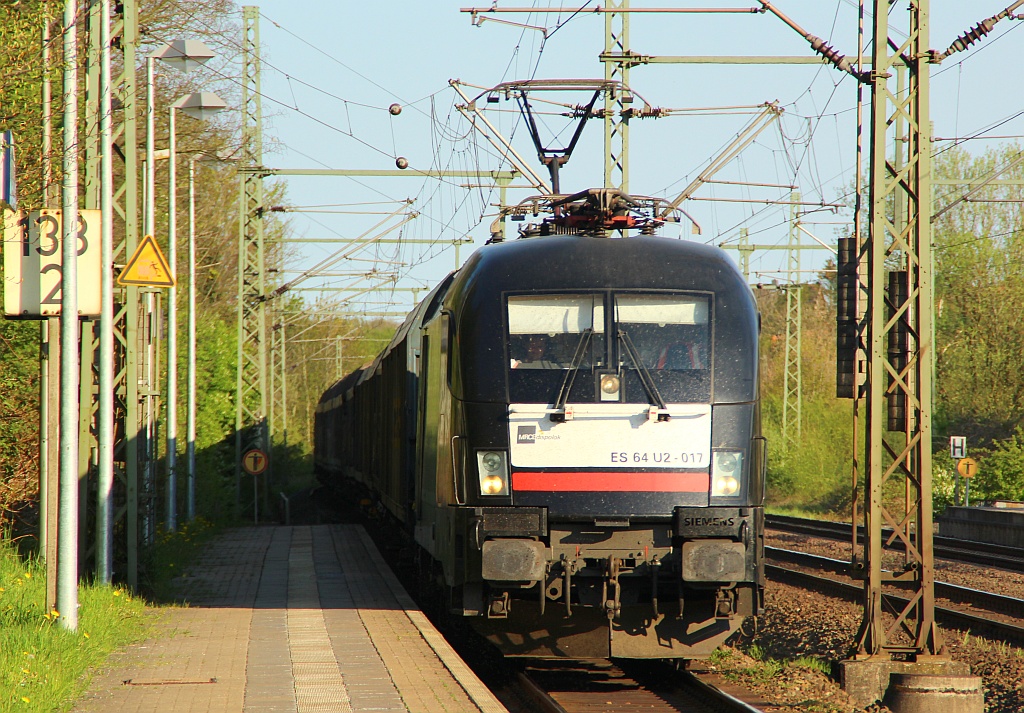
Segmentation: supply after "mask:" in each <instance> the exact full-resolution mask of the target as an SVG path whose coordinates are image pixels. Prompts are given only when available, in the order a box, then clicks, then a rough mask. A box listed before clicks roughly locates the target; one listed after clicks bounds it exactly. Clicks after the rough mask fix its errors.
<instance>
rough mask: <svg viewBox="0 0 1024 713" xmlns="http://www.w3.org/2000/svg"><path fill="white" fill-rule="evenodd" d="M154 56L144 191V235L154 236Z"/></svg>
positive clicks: (148, 71)
mask: <svg viewBox="0 0 1024 713" xmlns="http://www.w3.org/2000/svg"><path fill="white" fill-rule="evenodd" d="M155 61H156V60H154V59H153V56H152V55H150V56H148V57H146V185H145V191H144V196H143V198H144V200H145V206H144V207H143V220H142V233H143V234H144V235H152V234H153V226H154V218H153V212H154V208H153V203H154V196H153V189H154V183H155V181H156V161H155V160H154V158H153V119H154V117H153V62H155Z"/></svg>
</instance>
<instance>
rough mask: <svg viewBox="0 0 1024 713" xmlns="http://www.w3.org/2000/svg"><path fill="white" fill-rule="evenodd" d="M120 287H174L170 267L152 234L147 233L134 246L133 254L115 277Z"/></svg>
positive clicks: (174, 283)
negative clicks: (137, 244) (136, 245)
mask: <svg viewBox="0 0 1024 713" xmlns="http://www.w3.org/2000/svg"><path fill="white" fill-rule="evenodd" d="M117 284H119V285H121V287H127V286H128V285H140V286H142V287H174V286H176V284H177V283H176V282H175V279H174V275H173V274H172V273H171V268H169V267H168V266H167V260H165V259H164V254H163V253H162V252H160V246H159V245H157V244H156V240H154V239H153V236H152V235H147V236H146V237H144V238H143V239H142V242H141V243H139V247H137V248H135V254H134V255H132V258H131V260H129V261H128V264H127V265H125V266H124V269H123V270H122V271H121V274H120V275H118V277H117Z"/></svg>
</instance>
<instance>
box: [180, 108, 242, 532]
mask: <svg viewBox="0 0 1024 713" xmlns="http://www.w3.org/2000/svg"><path fill="white" fill-rule="evenodd" d="M227 106H228V105H227V104H225V103H224V100H223V99H221V98H220V97H219V96H217V95H216V94H214V93H213V92H194V93H192V94H186V95H185V96H183V97H181V98H180V99H179V100H178V101H176V102H174V103H173V104H171V106H170V109H168V132H169V140H168V143H167V149H168V164H167V165H168V188H167V191H168V198H167V263H168V266H169V267H170V268H171V277H172V281H174V282H177V280H176V279H175V278H176V274H177V264H178V263H177V260H178V249H177V245H178V231H177V222H178V220H177V219H178V211H177V203H178V190H177V171H176V167H177V160H176V156H175V120H174V119H175V115H176V112H178V111H182V112H184V113H185V114H186V115H188V116H191V117H192V118H194V119H200V120H206V119H209V118H210V117H212V116H213V115H214V114H216V113H217V112H219V111H223V110H224V109H226V108H227ZM190 274H191V271H190ZM177 296H178V289H177V287H174V286H172V287H171V288H170V289H169V290H168V295H167V427H166V428H167V529H168V530H170V531H171V532H174V530H176V529H177V527H178V483H177V457H178V454H177V448H178V303H177ZM189 485H190V486H192V487H194V485H193V482H192V481H191V480H190V481H189ZM192 492H193V493H194V489H193V490H192ZM189 505H190V506H191V507H192V508H193V512H194V505H192V503H191V502H190V503H189Z"/></svg>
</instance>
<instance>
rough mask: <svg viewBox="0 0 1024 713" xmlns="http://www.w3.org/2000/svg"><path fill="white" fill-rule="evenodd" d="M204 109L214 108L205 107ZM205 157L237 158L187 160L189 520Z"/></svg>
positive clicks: (193, 487)
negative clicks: (199, 197) (199, 172)
mask: <svg viewBox="0 0 1024 713" xmlns="http://www.w3.org/2000/svg"><path fill="white" fill-rule="evenodd" d="M222 103H223V102H222ZM221 108H223V107H221ZM183 110H184V109H183ZM205 111H208V112H210V111H216V110H212V109H209V108H207V109H206V110H205ZM199 118H204V117H203V116H200V117H199ZM204 158H206V159H209V160H218V161H233V160H237V159H233V158H232V157H231V156H211V155H209V154H204V153H197V154H193V155H192V156H190V157H189V160H188V340H187V346H186V351H187V353H188V367H187V373H186V381H187V386H186V395H185V413H186V415H185V431H186V434H185V439H186V440H185V467H186V474H187V476H186V477H187V506H186V515H187V517H188V520H189V521H192V520H194V519H195V516H196V161H201V160H203V159H204Z"/></svg>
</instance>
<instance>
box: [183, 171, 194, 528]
mask: <svg viewBox="0 0 1024 713" xmlns="http://www.w3.org/2000/svg"><path fill="white" fill-rule="evenodd" d="M186 350H187V351H188V367H187V376H186V377H185V378H186V381H187V384H188V385H187V387H186V390H187V395H186V397H185V401H186V406H185V410H186V416H185V431H186V435H185V438H186V443H185V460H186V463H187V466H186V467H187V468H188V506H187V508H188V509H187V513H188V519H189V522H191V521H192V520H194V519H195V517H196V159H195V157H194V156H193V157H192V158H190V159H189V161H188V346H187V347H186Z"/></svg>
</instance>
